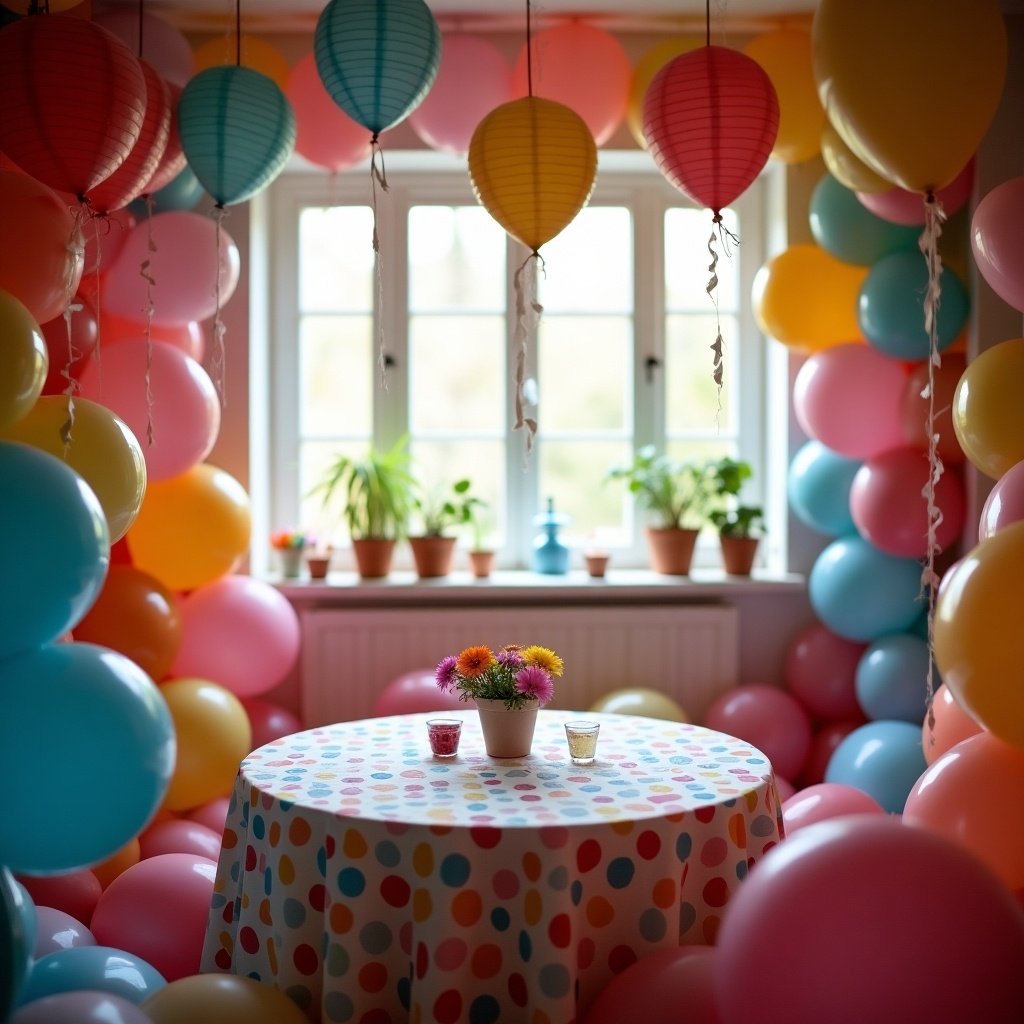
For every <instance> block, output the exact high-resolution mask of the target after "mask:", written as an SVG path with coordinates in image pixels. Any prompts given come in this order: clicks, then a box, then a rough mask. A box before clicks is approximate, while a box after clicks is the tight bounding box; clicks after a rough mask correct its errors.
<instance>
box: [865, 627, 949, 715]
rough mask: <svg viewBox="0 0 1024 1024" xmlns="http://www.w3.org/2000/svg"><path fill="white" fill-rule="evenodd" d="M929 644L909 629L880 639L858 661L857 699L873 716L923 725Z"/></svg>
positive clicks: (866, 711)
mask: <svg viewBox="0 0 1024 1024" xmlns="http://www.w3.org/2000/svg"><path fill="white" fill-rule="evenodd" d="M930 661H931V656H930V654H929V652H928V644H927V642H926V641H925V640H922V639H921V638H920V637H917V636H911V635H910V634H908V633H894V634H892V635H891V636H883V637H880V638H879V639H878V640H876V641H875V642H874V643H873V644H871V646H870V647H868V649H867V650H866V651H865V652H864V656H863V657H862V658H861V660H860V663H859V664H858V665H857V679H856V687H857V700H858V702H859V703H860V706H861V709H862V710H863V712H864V714H865V715H867V717H868V718H870V719H875V720H877V719H881V718H884V719H888V720H890V721H900V722H912V723H913V724H914V725H920V724H921V722H922V720H923V719H924V716H925V712H926V709H927V697H928V693H927V689H926V686H925V683H926V680H927V679H928V666H929V664H930Z"/></svg>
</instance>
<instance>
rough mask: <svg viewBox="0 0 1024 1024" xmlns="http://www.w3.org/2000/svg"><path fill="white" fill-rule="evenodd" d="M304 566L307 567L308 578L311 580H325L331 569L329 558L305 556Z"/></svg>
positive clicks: (324, 556) (328, 556)
mask: <svg viewBox="0 0 1024 1024" xmlns="http://www.w3.org/2000/svg"><path fill="white" fill-rule="evenodd" d="M306 565H307V566H309V578H310V579H311V580H325V579H327V573H328V571H329V569H330V568H331V556H330V555H313V554H310V555H306Z"/></svg>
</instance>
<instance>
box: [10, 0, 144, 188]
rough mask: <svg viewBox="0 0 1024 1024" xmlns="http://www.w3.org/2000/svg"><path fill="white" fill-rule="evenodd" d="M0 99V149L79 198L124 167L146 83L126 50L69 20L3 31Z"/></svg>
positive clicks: (47, 18)
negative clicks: (1, 109)
mask: <svg viewBox="0 0 1024 1024" xmlns="http://www.w3.org/2000/svg"><path fill="white" fill-rule="evenodd" d="M0 95H2V96H3V97H4V116H3V117H2V118H0V150H3V151H4V153H6V154H7V156H8V157H10V159H11V160H13V161H14V162H15V163H16V164H17V165H18V166H19V167H20V168H21V169H22V170H23V171H24V172H25V173H26V174H31V175H32V177H33V178H36V179H37V180H38V181H41V182H43V184H45V185H49V186H50V187H51V188H54V189H57V191H58V192H69V193H71V194H72V195H74V196H77V197H78V198H79V199H82V198H84V197H85V195H86V193H87V192H89V190H90V189H92V188H95V187H96V186H97V185H98V184H99V183H100V182H101V181H103V180H104V179H106V178H108V177H109V176H110V175H111V174H113V172H114V171H115V170H117V168H118V167H119V166H120V165H121V164H122V163H123V162H124V161H125V159H126V158H127V156H128V154H129V153H130V152H131V149H132V147H133V146H134V145H135V143H136V142H137V141H138V138H139V134H140V133H141V131H142V121H143V118H144V116H145V113H146V81H145V78H144V77H143V73H142V68H141V66H140V65H139V62H138V61H137V60H136V59H135V57H134V56H133V55H132V53H131V51H130V50H129V49H128V47H126V46H125V45H124V43H122V42H121V41H120V40H119V39H118V38H117V37H116V36H114V35H113V34H112V33H110V32H108V31H107V30H106V29H103V28H100V27H99V26H98V25H94V24H93V23H92V22H90V21H86V20H85V19H84V18H76V17H73V16H72V15H67V14H48V15H36V16H34V17H30V18H22V20H21V21H16V22H14V23H13V24H11V25H7V26H6V27H5V28H4V30H3V31H2V32H0Z"/></svg>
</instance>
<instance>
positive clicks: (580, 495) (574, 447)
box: [533, 441, 629, 544]
mask: <svg viewBox="0 0 1024 1024" xmlns="http://www.w3.org/2000/svg"><path fill="white" fill-rule="evenodd" d="M628 459H629V446H628V445H627V444H625V443H623V442H620V441H547V442H545V443H544V445H543V446H542V447H541V449H540V496H541V499H540V500H541V506H542V507H541V508H540V509H537V510H536V511H537V513H542V512H543V511H544V505H545V504H546V502H547V499H548V498H549V497H552V498H554V499H555V511H556V512H559V513H562V514H564V515H567V516H569V518H570V522H569V523H568V525H567V526H566V527H565V528H564V529H563V530H562V532H561V535H562V537H563V539H564V540H566V542H574V543H578V544H579V543H582V542H583V540H584V539H585V538H587V537H589V536H591V535H593V534H596V533H598V532H600V533H602V534H603V535H606V534H607V533H608V532H609V531H610V530H611V531H614V530H615V529H616V528H618V527H620V526H621V524H622V522H623V510H622V499H621V490H619V489H618V488H617V486H616V485H615V483H614V482H613V481H608V482H607V483H606V482H605V477H606V476H607V474H608V470H609V469H610V468H611V467H612V466H613V465H616V464H618V463H622V462H626V461H628ZM533 532H534V534H536V533H537V532H538V531H537V529H536V528H534V531H533Z"/></svg>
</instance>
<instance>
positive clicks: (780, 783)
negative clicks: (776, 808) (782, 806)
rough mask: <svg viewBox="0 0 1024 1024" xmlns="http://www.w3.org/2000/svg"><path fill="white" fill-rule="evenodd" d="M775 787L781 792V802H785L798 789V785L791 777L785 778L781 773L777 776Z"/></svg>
mask: <svg viewBox="0 0 1024 1024" xmlns="http://www.w3.org/2000/svg"><path fill="white" fill-rule="evenodd" d="M775 789H776V790H777V791H778V794H779V803H785V802H786V801H787V800H788V799H789V798H790V797H791V796H793V795H794V794H795V793H796V791H797V790H796V786H794V785H793V783H792V782H790V781H789V779H784V778H783V777H782V776H781V775H776V776H775Z"/></svg>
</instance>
